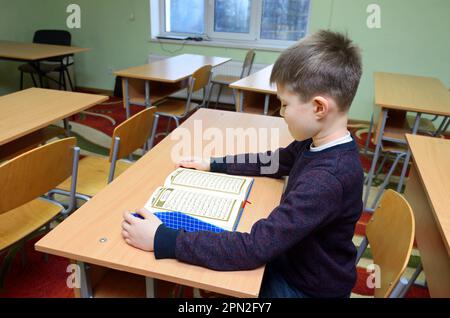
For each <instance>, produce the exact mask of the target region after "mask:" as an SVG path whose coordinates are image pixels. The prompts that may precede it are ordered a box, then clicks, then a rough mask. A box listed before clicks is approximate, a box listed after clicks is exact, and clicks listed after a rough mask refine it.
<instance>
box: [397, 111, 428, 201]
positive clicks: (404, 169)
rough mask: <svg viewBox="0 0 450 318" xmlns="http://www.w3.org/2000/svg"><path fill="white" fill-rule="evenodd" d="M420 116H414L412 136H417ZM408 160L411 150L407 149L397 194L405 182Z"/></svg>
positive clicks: (419, 114)
mask: <svg viewBox="0 0 450 318" xmlns="http://www.w3.org/2000/svg"><path fill="white" fill-rule="evenodd" d="M421 115H422V114H421V113H417V115H416V121H415V122H414V127H413V130H412V134H413V135H415V134H417V131H418V130H419V126H420V116H421ZM410 159H411V150H410V149H409V147H408V152H407V153H406V158H405V162H404V163H403V168H402V174H401V175H400V181H399V183H398V185H397V192H399V193H400V192H401V191H402V187H403V183H404V181H405V176H406V171H407V170H408V164H409V160H410Z"/></svg>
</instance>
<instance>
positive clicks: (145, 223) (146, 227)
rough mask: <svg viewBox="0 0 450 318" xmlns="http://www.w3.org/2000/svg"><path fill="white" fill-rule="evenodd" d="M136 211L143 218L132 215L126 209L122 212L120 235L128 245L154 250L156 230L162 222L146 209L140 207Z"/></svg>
mask: <svg viewBox="0 0 450 318" xmlns="http://www.w3.org/2000/svg"><path fill="white" fill-rule="evenodd" d="M137 213H138V214H139V215H141V216H142V217H143V218H145V220H142V219H140V218H137V217H135V216H133V215H132V214H131V212H128V211H127V212H125V213H124V214H123V218H124V221H123V222H122V236H123V238H124V240H125V242H127V243H128V244H129V245H131V246H134V247H136V248H139V249H141V250H144V251H149V252H151V251H153V250H154V241H155V233H156V230H157V229H158V227H159V226H160V225H161V223H162V222H161V220H160V219H158V218H157V217H156V216H155V215H154V214H153V213H150V212H149V211H147V210H146V209H141V210H139V211H138V212H137Z"/></svg>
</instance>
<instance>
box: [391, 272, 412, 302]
mask: <svg viewBox="0 0 450 318" xmlns="http://www.w3.org/2000/svg"><path fill="white" fill-rule="evenodd" d="M407 285H408V280H407V279H406V278H404V277H401V278H400V280H399V281H398V283H397V285H396V286H395V287H394V289H393V290H392V292H391V294H390V295H389V298H399V297H400V295H401V294H402V292H403V291H404V290H405V287H406V286H407Z"/></svg>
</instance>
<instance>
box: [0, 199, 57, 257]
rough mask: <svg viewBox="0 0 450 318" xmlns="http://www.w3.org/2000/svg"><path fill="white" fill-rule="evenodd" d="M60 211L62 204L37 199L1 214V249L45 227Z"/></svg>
mask: <svg viewBox="0 0 450 318" xmlns="http://www.w3.org/2000/svg"><path fill="white" fill-rule="evenodd" d="M59 212H61V207H60V206H58V205H56V204H53V203H50V202H48V201H45V200H41V199H36V200H33V201H30V202H28V203H26V204H24V205H22V206H20V207H18V208H15V209H14V210H11V211H8V212H6V213H3V214H0V251H1V250H4V249H6V248H7V247H9V246H11V245H13V244H14V243H16V242H18V241H20V240H21V239H23V238H25V237H26V236H28V235H29V234H31V233H33V232H34V231H36V230H38V229H39V228H41V227H43V226H44V225H46V224H47V223H48V222H50V221H51V220H52V219H53V218H54V217H55V216H57V215H58V213H59Z"/></svg>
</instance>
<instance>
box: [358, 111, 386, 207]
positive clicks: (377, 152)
mask: <svg viewBox="0 0 450 318" xmlns="http://www.w3.org/2000/svg"><path fill="white" fill-rule="evenodd" d="M387 116H388V115H387V110H386V109H384V110H383V114H382V119H381V128H380V132H379V134H378V137H377V141H376V143H377V145H376V148H375V153H374V155H373V158H372V165H371V167H370V170H369V174H368V176H367V186H366V192H365V194H364V201H363V203H364V205H363V210H365V209H366V207H367V201H368V200H369V194H370V187H371V186H372V181H373V176H374V172H375V167H376V165H377V161H378V157H379V156H380V150H381V140H382V138H383V133H384V128H385V127H386V121H387Z"/></svg>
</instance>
